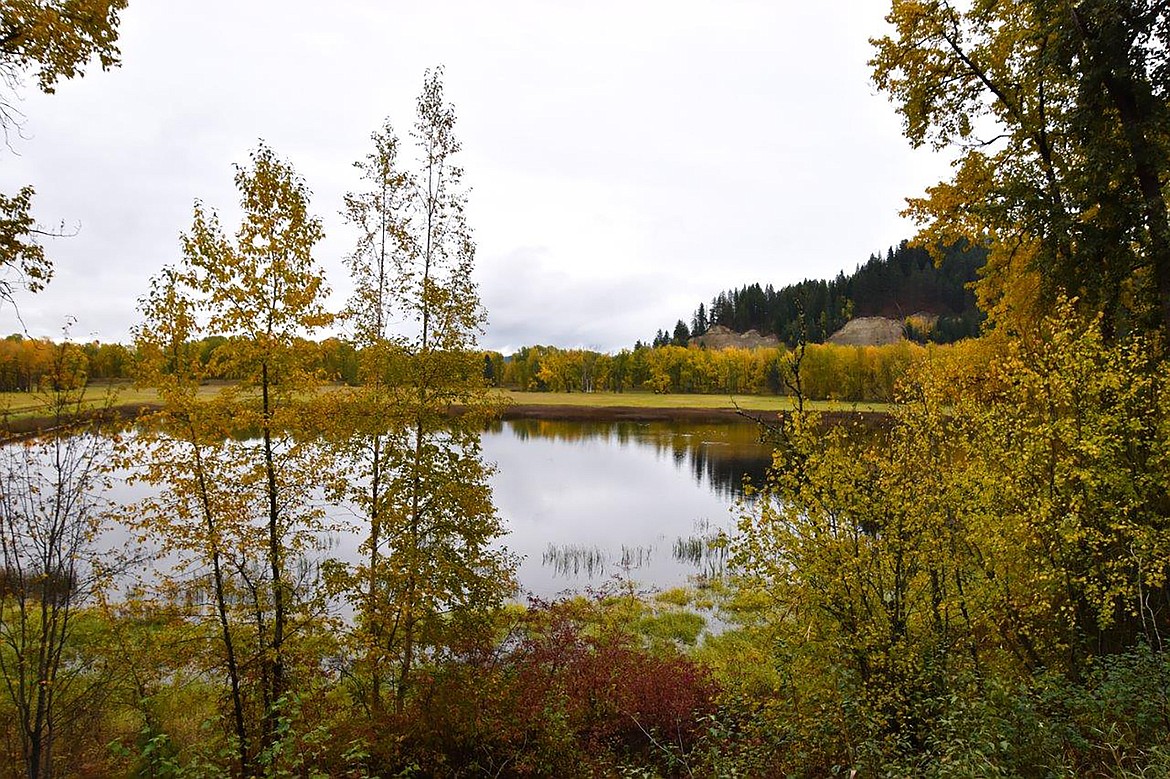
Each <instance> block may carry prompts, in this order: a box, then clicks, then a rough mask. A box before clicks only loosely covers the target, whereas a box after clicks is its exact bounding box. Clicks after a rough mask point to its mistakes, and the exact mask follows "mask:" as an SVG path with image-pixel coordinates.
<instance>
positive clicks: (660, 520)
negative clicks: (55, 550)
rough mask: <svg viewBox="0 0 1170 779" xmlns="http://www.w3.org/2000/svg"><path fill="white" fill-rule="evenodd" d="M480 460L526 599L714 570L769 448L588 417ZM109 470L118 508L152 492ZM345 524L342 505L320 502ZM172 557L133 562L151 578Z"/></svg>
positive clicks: (342, 538)
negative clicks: (722, 538)
mask: <svg viewBox="0 0 1170 779" xmlns="http://www.w3.org/2000/svg"><path fill="white" fill-rule="evenodd" d="M482 449H483V456H484V459H485V460H486V461H487V462H490V463H494V464H495V466H496V470H495V472H494V474H493V475H492V477H491V486H492V489H493V494H494V499H495V503H496V507H497V510H498V512H499V514H500V516H501V518H502V519H503V520H504V525H505V527H506V529H507V530H508V534H507V535H506V536H505V538H504V539H503V540H502V544H503V545H504V546H506V547H507V548H508V549H509V550H510V551H512V552H514V553H516V554H517V555H519V556H520V558H521V562H520V567H519V571H518V578H519V582H520V587H521V595H525V594H532V595H535V596H537V597H541V598H551V597H554V596H556V595H558V594H561V593H563V592H565V591H568V590H571V591H582V590H584V589H586V588H597V587H601V586H603V585H605V584H606V583H607V582H610V581H613V580H614V578H615V577H619V576H620V577H622V578H623V579H624V580H627V581H633V582H636V583H637V585H638V586H639V588H641V589H647V590H649V589H663V588H668V587H673V586H677V585H682V584H685V583H686V582H687V580H688V577H690V576H693V575H695V574H704V573H706V574H717V573H720V572H721V571H722V569H723V563H724V553H723V552H722V551H721V550H720V549H712V548H711V547H710V543H709V542H710V541H711V540H712V539H714V538H716V537H717V536H718V534H719V532H720V531H721V530H730V529H731V528H732V527H733V526H734V524H735V522H734V514H733V509H734V507H735V506H736V504H737V502H738V501H740V500H741V499H743V485H744V479H745V477H746V478H748V479H750V480H752V481H753V482H755V483H759V482H760V481H761V480H762V478H763V475H764V473H765V471H766V469H767V467H768V465H769V464H770V461H771V448H770V447H769V446H766V445H764V444H761V443H760V441H759V428H758V427H757V426H756V425H755V424H753V423H751V422H748V421H728V422H720V423H703V424H698V423H694V422H642V423H638V422H628V421H627V422H584V421H555V420H531V419H525V420H510V421H503V422H497V423H495V424H493V425H492V426H490V427H489V429H487V430H486V431H485V432H484V433H483V437H482ZM126 475H128V474H127V472H119V473H115V474H113V480H112V481H113V491H112V493H111V494H110V498H111V499H112V500H113V501H114V502H115V503H120V504H123V505H125V504H130V503H133V502H135V501H136V500H138V499H141V498H143V497H145V496H146V495H148V494H149V493H150V492H151V488H150V487H148V486H146V485H142V484H138V485H127V484H125V483H124V481H123V478H124V477H125V476H126ZM318 499H319V500H321V501H322V505H323V507H325V510H326V511H327V512H328V513H330V514H332V515H334V516H335V518H337V519H338V520H339V521H340V522H342V523H345V522H348V521H351V520H352V519H353V514H352V512H350V511H349V510H348V509H346V508H344V507H335V506H334V507H329V506H325V505H324V499H323V496H320V495H319V496H318ZM135 535H136V534H134V533H130V532H128V531H127V530H126V529H125V528H123V527H121V526H119V525H111V526H108V527H107V528H106V530H105V532H103V533H102V538H101V541H100V543H99V546H100V547H101V548H104V549H111V548H112V549H116V550H125V551H132V550H134V549H136V548H138V544H139V541H138V540H137V539H136V538H135ZM360 542H361V536H360V533H358V532H354V533H348V532H346V533H342V534H340V535H337V536H333V537H332V538H331V542H330V543H329V544H328V551H327V552H326V554H328V555H329V556H335V557H339V558H341V559H348V560H356V559H358V557H359V553H358V545H359V544H360ZM171 564H173V561H168V560H155V561H154V562H153V563H140V564H138V565H136V566H134V567H133V568H132V569H131V571H132V574H137V575H138V576H141V577H143V578H144V579H146V580H149V579H150V578H151V571H152V570H159V569H160V568H162V567H168V566H169V565H171Z"/></svg>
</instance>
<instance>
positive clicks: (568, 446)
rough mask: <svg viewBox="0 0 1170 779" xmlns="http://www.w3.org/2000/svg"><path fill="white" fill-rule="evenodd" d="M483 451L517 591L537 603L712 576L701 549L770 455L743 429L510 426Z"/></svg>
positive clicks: (494, 434)
mask: <svg viewBox="0 0 1170 779" xmlns="http://www.w3.org/2000/svg"><path fill="white" fill-rule="evenodd" d="M483 453H484V458H485V459H486V460H488V461H489V462H494V463H495V464H496V467H497V471H496V473H495V475H494V477H493V478H492V487H493V491H494V494H495V501H496V506H497V509H498V510H499V513H500V516H501V517H502V518H503V519H504V522H505V524H506V526H507V528H508V529H509V531H510V532H509V535H508V537H507V538H506V540H505V544H506V545H507V547H508V548H509V549H510V550H512V551H513V552H516V553H518V554H520V555H521V556H522V558H523V559H522V562H521V564H520V570H519V579H520V585H521V588H522V589H523V590H524V591H526V592H529V593H532V594H534V595H537V596H539V597H551V596H554V595H556V594H558V593H561V592H563V591H565V590H583V589H585V588H587V587H600V586H602V585H604V584H605V583H606V582H607V581H612V580H613V579H614V577H616V576H621V577H622V578H623V579H630V580H633V581H635V582H637V583H638V585H640V586H642V587H645V588H647V589H649V588H666V587H671V586H675V585H679V584H684V583H686V581H687V577H688V576H692V575H695V574H703V573H711V572H715V571H717V570H719V569H720V568H721V566H722V555H721V554H720V552H719V551H718V549H710V548H708V547H709V545H708V544H707V543H705V541H706V540H707V539H710V538H712V537H714V536H715V535H717V534H718V531H719V530H721V529H723V530H729V529H731V528H732V527H733V526H734V522H735V519H734V517H735V511H734V510H735V506H736V503H737V501H738V500H739V499H740V498H742V496H743V483H744V478H745V477H746V478H748V479H751V480H752V481H753V482H756V483H758V482H759V481H760V479H761V478H762V477H763V474H764V471H765V469H766V468H767V466H768V464H769V462H770V458H771V449H770V447H768V446H766V445H764V444H762V443H760V441H759V429H758V428H757V427H756V426H755V425H753V424H751V423H747V422H728V423H722V424H701V425H697V424H693V423H674V422H649V423H633V422H615V423H597V422H560V421H547V420H518V421H509V422H502V423H500V424H498V425H497V426H495V427H493V428H492V429H490V430H489V431H487V432H486V433H485V434H484V436H483Z"/></svg>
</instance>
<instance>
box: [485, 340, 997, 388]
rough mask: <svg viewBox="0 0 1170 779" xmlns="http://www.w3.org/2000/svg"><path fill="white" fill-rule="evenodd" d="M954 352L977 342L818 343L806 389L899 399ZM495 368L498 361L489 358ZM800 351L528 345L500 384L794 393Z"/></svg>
mask: <svg viewBox="0 0 1170 779" xmlns="http://www.w3.org/2000/svg"><path fill="white" fill-rule="evenodd" d="M946 350H951V351H954V350H958V351H960V352H962V353H964V354H969V355H972V359H975V356H974V355H976V354H977V353H978V351H979V349H978V346H977V344H975V343H971V344H953V345H947V346H934V345H931V346H930V347H924V346H919V345H918V344H914V343H911V342H904V343H899V344H892V345H889V346H837V345H833V344H810V345H808V346H807V347H806V348H805V350H804V351H803V353H802V357H801V360H802V362H801V378H802V382H803V387H802V391H803V392H804V394H805V396H806V397H808V398H809V399H813V400H838V401H847V402H858V401H877V402H888V401H891V400H893V399H894V397H895V394H896V389H897V386H898V383H899V382H900V381H901V380H902V379H903V378H904V377H905V376H906V375H907V374H908V372H909V371H910V370H911V368H913V367H914V366H915V365H917V364H919V363H921V362H923V361H924V360H930V359H935V358H937V356H938V355H939V354H940V353H941V352H942V351H946ZM487 359H488V361H489V363H490V362H491V358H490V357H489V358H487ZM793 359H794V354H793V352H790V351H789V350H787V349H784V348H761V349H717V350H716V349H699V348H696V347H682V346H674V345H671V344H667V345H664V346H659V347H648V346H641V347H638V348H635V349H632V350H629V349H624V350H622V351H620V352H618V353H616V354H604V353H600V352H593V351H588V350H584V349H558V348H556V347H552V346H533V347H526V348H524V349H521V350H520V351H518V352H516V353H515V354H514V355H512V357H511V358H510V359H508V360H504V359H503V358H502V357H498V358H497V363H498V367H493V369H492V371H493V375H494V376H496V377H498V378H497V384H498V385H499V386H502V387H507V388H509V389H515V390H521V391H531V392H655V393H708V394H711V393H714V394H732V395H734V394H742V395H790V394H792V392H793V388H792V387H791V386H790V382H789V381H788V380H787V379H788V377H789V376H790V373H791V370H792V362H793Z"/></svg>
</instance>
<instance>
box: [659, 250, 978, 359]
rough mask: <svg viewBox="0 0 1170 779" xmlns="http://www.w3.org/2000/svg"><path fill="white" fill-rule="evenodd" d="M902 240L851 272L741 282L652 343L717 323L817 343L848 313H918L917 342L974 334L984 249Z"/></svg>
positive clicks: (681, 340) (683, 339) (680, 340)
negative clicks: (934, 248)
mask: <svg viewBox="0 0 1170 779" xmlns="http://www.w3.org/2000/svg"><path fill="white" fill-rule="evenodd" d="M935 254H936V255H937V257H934V256H932V253H931V252H929V251H927V250H926V249H924V248H921V247H917V246H911V245H910V244H909V243H908V242H906V241H903V242H902V243H901V244H899V245H898V247H897V248H893V247H891V248H890V249H889V250H888V251H887V252H886V253H885V255H884V256H883V255H881V254H873V255H870V258H869V260H868V261H866V263H865V264H864V265H860V266H858V268H857V269H856V270H855V271H854V272H853V273H851V274H849V275H846V274H845V273H844V272H841V273H838V274H837V276H836V277H835V278H833V279H828V280H824V279H821V280H812V279H806V280H804V281H801V282H799V283H797V284H790V285H788V286H785V287H781V288H780V289H776V288H775V287H773V286H772V285H771V284H768V285H765V286H762V287H761V286H760V285H759V284H758V283H757V284H748V285H745V286H743V287H740V288H738V289H730V290H727V291H725V292H720V293H719V294H718V295H716V296H715V297H714V298H712V299H711V303H710V305H707V304H704V303H700V304H699V307H698V308H697V309H696V310H695V313H694V315H693V316H692V317H691V320H690V322H689V323H688V322H686V321H683V320H681V319H680V320H679V321H678V322H676V323H675V325H674V327H673V328H671V329H667V330H659V331H658V333H657V334H656V335H655V337H654V339H653V340H652V341H651V345H653V346H662V345H665V344H671V343H673V344H675V345H677V346H685V345H686V344H687V340H688V339H689V338H691V337H693V336H698V335H703V334H704V333H706V332H707V330H708V328H710V327H712V326H714V325H722V326H724V327H726V328H729V329H730V330H733V331H735V332H737V333H743V332H747V331H748V330H756V331H758V332H759V333H761V334H765V335H767V334H774V335H776V336H777V337H778V338H780V340H781V341H783V342H784V343H786V344H788V345H789V346H795V345H796V344H797V343H798V342H800V341H802V340H804V341H807V342H809V343H821V342H823V341H824V340H825V339H827V338H828V337H829V336H830V335H832V334H833V333H834V332H836V331H837V330H839V329H841V328H842V327H844V326H845V323H846V322H848V321H849V320H850V319H853V318H854V317H863V316H883V317H888V318H890V319H897V320H905V319H907V318H908V317H910V316H912V315H915V314H926V315H928V317H926V318H920V320H919V322H920V323H919V324H918V325H917V327H916V329H913V330H911V332H910V333H909V335H910V337H911V338H912V339H913V340H917V341H919V342H920V343H925V342H927V341H930V342H934V343H953V342H954V341H958V340H960V339H963V338H972V337H974V336H976V335H978V334H979V327H980V325H981V324H982V322H983V315H982V314H981V313H980V312H979V309H978V308H977V306H976V301H975V293H974V291H973V289H972V285H973V283H974V282H975V281H976V279H977V278H978V275H979V269H980V268H981V267H982V266H983V265H984V263H985V262H986V259H987V252H986V250H985V249H983V248H981V247H979V246H975V245H971V244H969V243H967V242H966V241H961V242H957V243H953V244H951V245H950V246H948V247H946V248H944V249H942V250H940V251H938V252H935Z"/></svg>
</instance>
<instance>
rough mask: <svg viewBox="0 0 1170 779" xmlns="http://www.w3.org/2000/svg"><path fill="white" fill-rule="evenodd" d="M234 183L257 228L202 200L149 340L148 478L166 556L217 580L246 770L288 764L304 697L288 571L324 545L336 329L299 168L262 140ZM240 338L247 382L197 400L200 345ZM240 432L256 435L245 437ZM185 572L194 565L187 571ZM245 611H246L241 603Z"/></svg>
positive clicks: (237, 362)
mask: <svg viewBox="0 0 1170 779" xmlns="http://www.w3.org/2000/svg"><path fill="white" fill-rule="evenodd" d="M236 185H237V188H238V189H239V192H240V205H241V211H242V214H243V218H242V221H241V224H240V227H239V228H238V230H237V231H236V234H235V236H234V239H233V238H228V237H227V236H226V235H225V233H224V231H223V229H222V227H221V226H220V223H219V219H218V217H217V215H216V214H215V213H214V212H213V211H209V210H208V209H206V208H205V207H204V206H203V205H202V204H200V203H197V204H196V206H195V216H194V221H193V225H192V228H191V230H190V232H188V233H187V234H186V235H185V236H184V237H183V260H182V262H181V263H180V264H179V266H178V267H176V268H174V269H170V270H168V271H166V272H165V273H164V277H163V278H161V279H159V280H156V283H155V286H154V291H152V293H151V295H150V296H149V297H148V298H147V299H146V300H144V302H143V309H144V313H145V314H146V322H145V323H144V325H143V326H142V327H141V328H140V330H139V333H138V344H139V348H140V351H141V352H142V354H143V355H144V357H145V358H146V359H147V362H148V368H147V371H146V373H145V377H146V379H147V381H148V383H152V384H153V385H154V386H157V387H159V388H160V390H162V396H163V399H164V400H165V401H166V403H167V408H166V412H165V413H166V417H165V419H164V420H163V422H164V423H165V425H166V427H164V428H163V429H164V430H165V431H166V434H167V435H166V436H165V437H162V438H160V437H157V436H156V437H154V438H153V440H152V441H151V447H152V448H151V454H152V457H151V465H150V467H149V468H148V469H147V471H146V472H145V474H144V478H145V479H146V480H148V481H151V482H153V483H156V484H161V485H164V487H165V489H164V490H163V491H162V492H161V493H160V496H159V497H158V498H156V499H154V500H153V501H152V502H148V503H147V504H146V505H145V507H146V508H147V509H149V511H148V512H147V515H148V516H149V517H150V520H149V524H150V525H151V526H152V527H153V528H154V532H155V534H156V537H157V538H159V539H160V541H161V543H162V546H163V548H164V549H165V550H168V551H172V552H178V553H179V554H180V555H181V556H184V557H186V558H187V559H188V560H189V561H190V562H191V564H192V568H194V569H197V570H204V571H209V578H210V587H209V589H210V590H211V592H212V593H213V596H212V598H213V601H214V603H213V610H214V613H215V618H216V620H217V621H218V623H219V626H220V633H221V635H222V641H223V650H224V658H225V667H226V670H227V675H228V680H229V683H230V685H231V697H232V710H233V711H232V718H233V722H234V730H235V737H236V739H237V742H238V759H239V763H240V771H241V773H243V774H248V773H249V772H250V771H251V770H252V769H253V768H254V766H255V764H256V760H257V759H258V754H260V753H263V754H267V755H272V754H275V752H274V748H275V746H276V742H277V741H278V722H279V718H280V716H281V707H282V705H283V704H284V702H285V700H286V696H287V695H288V693H289V692H290V680H289V669H288V652H287V648H286V644H287V641H288V638H289V635H290V633H291V632H292V631H293V630H294V629H295V628H296V627H297V625H299V624H300V621H303V620H307V619H309V618H311V617H312V616H313V615H312V613H311V610H310V608H309V607H310V598H309V596H311V595H312V596H315V595H316V594H317V593H307V592H305V591H304V590H303V589H301V588H298V587H297V586H296V583H295V582H294V580H293V578H294V577H293V575H292V572H291V571H290V563H291V562H292V561H295V560H298V559H301V558H302V557H303V556H304V555H306V554H308V553H309V552H311V551H313V550H315V549H317V548H318V547H319V546H320V544H321V541H322V538H321V536H322V532H323V530H324V526H323V524H322V518H323V513H322V511H321V509H320V507H319V506H318V505H317V502H316V501H314V499H313V495H312V492H313V489H314V487H316V486H319V485H320V483H321V481H322V480H323V477H322V476H321V473H322V470H323V469H322V468H321V460H320V457H321V449H320V447H319V446H318V445H317V443H316V442H315V441H314V439H313V438H312V436H306V435H297V433H298V432H300V431H305V430H310V431H311V430H313V429H314V419H313V417H312V416H311V414H310V413H309V411H308V410H309V409H310V408H311V404H310V403H307V402H302V399H301V396H302V395H305V394H311V392H312V390H313V389H314V388H315V386H316V379H315V378H314V377H313V376H312V374H311V373H310V371H309V370H308V369H307V367H306V365H307V360H306V355H305V353H304V351H303V350H302V349H301V348H300V339H301V338H303V337H305V336H308V335H311V334H312V333H313V332H314V331H315V330H316V329H318V328H320V327H322V326H325V325H327V324H328V323H329V322H330V321H331V316H330V314H329V313H328V312H327V311H326V310H325V308H324V304H323V301H324V296H325V294H326V288H325V285H324V280H323V277H322V275H321V273H320V271H319V269H318V268H317V265H316V262H315V260H314V258H313V254H312V252H313V248H314V246H315V245H316V243H317V242H318V241H319V240H320V238H321V237H322V234H323V232H322V228H321V223H320V220H319V219H317V218H316V217H314V216H312V215H311V214H310V213H309V210H308V206H309V192H308V189H307V187H306V186H305V184H304V182H303V181H302V180H301V179H300V178H299V177H298V176H297V175H296V173H295V172H294V170H293V169H292V167H291V166H290V165H289V164H288V163H286V162H284V161H282V160H280V159H279V158H277V156H276V155H275V154H274V153H273V151H272V150H271V149H269V148H268V147H267V146H265V145H263V144H261V145H260V146H259V147H258V148H257V150H256V151H254V152H253V153H252V155H251V165H250V166H248V167H239V168H237V172H236ZM210 334H215V335H219V336H224V337H225V338H226V340H225V341H224V343H223V345H222V346H220V347H219V348H218V349H217V350H216V352H215V354H214V355H213V357H212V362H211V365H210V366H209V369H210V370H212V371H215V372H219V373H221V375H230V376H234V377H237V378H236V380H235V381H234V382H233V383H231V384H229V385H227V386H224V387H222V388H221V389H220V391H219V392H218V394H217V397H216V398H214V400H212V401H210V402H204V401H200V400H197V399H196V398H195V388H196V387H197V386H198V380H199V378H200V374H199V369H198V368H197V360H196V357H195V355H194V354H193V353H190V352H191V351H192V342H193V341H196V340H198V339H199V338H202V337H205V336H207V335H210ZM242 434H248V435H254V436H255V437H256V439H258V440H256V439H253V440H251V441H241V440H236V439H234V438H233V436H235V437H236V438H238V437H239V436H241V435H242ZM180 572H181V569H180ZM233 606H234V608H233ZM245 616H246V618H247V620H248V621H249V623H250V624H249V634H250V635H251V636H252V646H251V650H250V652H249V654H248V655H247V657H246V658H245V657H240V655H239V651H238V650H239V647H238V646H236V644H235V643H234V638H233V636H234V635H235V633H234V631H233V622H234V621H236V620H240V619H242V618H244V617H245ZM245 663H246V664H247V665H249V666H250V667H254V668H257V669H258V676H259V679H258V680H256V684H255V685H254V688H255V695H254V699H258V700H256V701H255V703H254V704H253V706H254V708H258V710H259V713H260V739H259V742H260V743H259V746H260V747H261V752H260V753H258V752H257V751H256V749H255V747H256V746H257V745H256V744H255V743H254V742H255V741H256V739H254V738H252V737H251V735H250V730H249V724H248V718H247V717H246V716H245V714H246V712H245V708H246V707H247V701H246V695H245V693H244V691H243V690H242V689H241V687H242V679H241V667H242V666H243V665H244V664H245Z"/></svg>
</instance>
